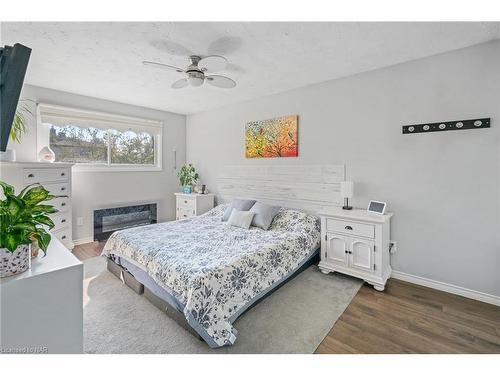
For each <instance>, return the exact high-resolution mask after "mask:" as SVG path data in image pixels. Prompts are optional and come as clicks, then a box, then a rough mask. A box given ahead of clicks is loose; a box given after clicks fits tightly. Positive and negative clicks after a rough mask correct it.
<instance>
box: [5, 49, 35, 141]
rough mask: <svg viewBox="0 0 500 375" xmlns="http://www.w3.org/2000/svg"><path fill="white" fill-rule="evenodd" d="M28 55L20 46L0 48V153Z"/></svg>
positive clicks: (12, 116) (8, 131) (7, 131)
mask: <svg viewBox="0 0 500 375" xmlns="http://www.w3.org/2000/svg"><path fill="white" fill-rule="evenodd" d="M30 55H31V49H30V48H28V47H26V46H23V45H22V44H15V45H14V46H4V47H3V48H2V47H0V151H5V150H6V149H7V142H8V141H9V134H10V128H11V127H12V121H14V115H15V113H16V108H17V103H18V102H19V95H21V89H22V88H23V82H24V76H25V75H26V69H27V68H28V62H29V60H30Z"/></svg>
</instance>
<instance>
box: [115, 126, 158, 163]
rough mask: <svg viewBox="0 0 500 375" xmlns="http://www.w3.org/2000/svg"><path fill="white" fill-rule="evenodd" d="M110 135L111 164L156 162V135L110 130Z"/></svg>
mask: <svg viewBox="0 0 500 375" xmlns="http://www.w3.org/2000/svg"><path fill="white" fill-rule="evenodd" d="M109 135H110V138H109V139H110V143H111V164H142V165H153V164H154V162H155V153H154V137H153V136H152V135H151V134H148V133H136V132H133V131H131V130H128V131H125V132H120V131H118V130H110V131H109Z"/></svg>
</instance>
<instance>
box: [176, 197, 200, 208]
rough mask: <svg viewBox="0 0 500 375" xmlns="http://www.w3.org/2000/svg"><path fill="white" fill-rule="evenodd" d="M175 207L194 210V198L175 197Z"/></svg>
mask: <svg viewBox="0 0 500 375" xmlns="http://www.w3.org/2000/svg"><path fill="white" fill-rule="evenodd" d="M177 207H179V208H183V209H191V210H194V209H195V208H196V198H184V197H177Z"/></svg>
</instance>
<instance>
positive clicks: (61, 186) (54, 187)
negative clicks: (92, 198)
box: [43, 182, 70, 195]
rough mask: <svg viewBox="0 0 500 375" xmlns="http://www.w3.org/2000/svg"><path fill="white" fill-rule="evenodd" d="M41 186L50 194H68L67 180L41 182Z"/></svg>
mask: <svg viewBox="0 0 500 375" xmlns="http://www.w3.org/2000/svg"><path fill="white" fill-rule="evenodd" d="M43 187H44V188H45V189H47V190H48V191H49V193H50V194H52V195H69V194H70V191H69V182H61V183H58V184H43Z"/></svg>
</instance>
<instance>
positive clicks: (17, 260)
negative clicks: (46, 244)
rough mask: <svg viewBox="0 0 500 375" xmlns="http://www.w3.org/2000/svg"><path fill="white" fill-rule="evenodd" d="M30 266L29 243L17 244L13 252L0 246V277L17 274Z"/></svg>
mask: <svg viewBox="0 0 500 375" xmlns="http://www.w3.org/2000/svg"><path fill="white" fill-rule="evenodd" d="M30 267H31V248H30V245H19V246H18V247H17V249H16V250H15V251H14V252H13V253H11V252H10V251H8V250H7V249H5V248H0V277H7V276H12V275H17V274H19V273H22V272H24V271H27V270H29V269H30Z"/></svg>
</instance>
